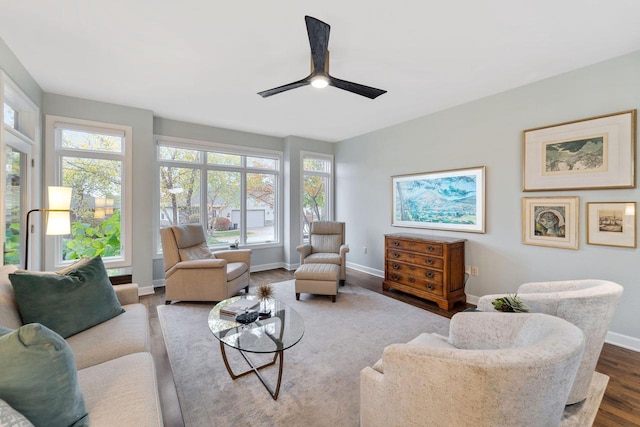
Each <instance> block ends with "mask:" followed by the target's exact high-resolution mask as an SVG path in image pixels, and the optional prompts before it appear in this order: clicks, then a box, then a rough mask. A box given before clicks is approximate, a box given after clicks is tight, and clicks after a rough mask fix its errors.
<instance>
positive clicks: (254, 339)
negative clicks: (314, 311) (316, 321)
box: [208, 295, 304, 353]
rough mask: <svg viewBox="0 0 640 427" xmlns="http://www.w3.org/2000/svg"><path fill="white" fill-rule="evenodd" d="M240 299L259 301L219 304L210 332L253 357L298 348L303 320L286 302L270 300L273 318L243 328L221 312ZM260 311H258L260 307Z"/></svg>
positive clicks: (250, 296) (302, 332) (248, 296)
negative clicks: (252, 354)
mask: <svg viewBox="0 0 640 427" xmlns="http://www.w3.org/2000/svg"><path fill="white" fill-rule="evenodd" d="M239 299H257V297H256V296H255V295H247V296H245V295H242V296H237V297H232V298H229V299H226V300H224V301H221V302H219V303H218V304H216V306H215V307H213V309H212V310H211V311H210V312H209V320H208V322H209V329H210V330H211V332H212V333H213V335H214V336H215V337H216V338H217V339H218V340H220V341H221V342H223V343H225V344H226V345H228V346H230V347H233V348H236V349H238V350H241V351H246V352H250V353H275V352H277V351H283V350H286V349H288V348H289V347H291V346H293V345H295V344H297V343H298V342H299V341H300V340H301V339H302V335H304V322H303V321H302V317H300V315H299V314H298V312H297V311H295V310H294V309H293V308H291V307H289V306H288V305H286V304H285V303H283V302H280V301H278V300H275V299H273V298H270V299H269V300H268V301H267V308H268V309H270V310H271V317H268V318H266V319H258V320H256V321H255V322H253V323H249V324H247V325H243V324H241V323H238V322H236V321H235V318H234V317H231V316H226V315H224V314H221V313H220V309H221V308H223V307H226V306H227V305H229V304H232V303H234V302H236V301H238V300H239ZM256 308H257V307H256Z"/></svg>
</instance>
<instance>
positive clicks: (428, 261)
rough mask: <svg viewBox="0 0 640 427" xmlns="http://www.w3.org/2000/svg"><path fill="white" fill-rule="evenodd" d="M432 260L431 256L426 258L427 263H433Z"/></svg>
mask: <svg viewBox="0 0 640 427" xmlns="http://www.w3.org/2000/svg"><path fill="white" fill-rule="evenodd" d="M434 262H435V261H434V260H433V258H427V264H429V265H433V263H434Z"/></svg>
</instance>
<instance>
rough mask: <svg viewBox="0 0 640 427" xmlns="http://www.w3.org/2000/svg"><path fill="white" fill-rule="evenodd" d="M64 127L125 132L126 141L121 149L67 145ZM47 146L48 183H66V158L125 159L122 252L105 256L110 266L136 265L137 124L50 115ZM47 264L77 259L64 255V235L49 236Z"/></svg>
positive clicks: (65, 263) (123, 170) (96, 131)
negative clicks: (134, 154) (134, 159)
mask: <svg viewBox="0 0 640 427" xmlns="http://www.w3.org/2000/svg"><path fill="white" fill-rule="evenodd" d="M61 129H68V130H73V131H81V132H82V131H85V132H91V133H100V134H105V135H117V136H122V138H123V143H122V149H121V152H120V153H117V152H107V151H96V150H81V149H74V148H63V147H62V146H61V141H60V138H59V137H58V135H59V134H60V133H61ZM46 146H47V162H46V164H47V165H48V167H47V171H46V179H45V181H46V186H49V185H62V163H61V162H62V158H63V157H68V156H72V157H82V158H89V159H99V160H116V161H121V162H122V170H121V191H122V194H121V196H120V215H121V219H120V221H121V222H120V245H121V250H122V252H123V253H122V254H121V255H120V256H114V257H105V258H103V261H104V264H105V267H106V268H109V269H112V268H124V267H132V266H133V245H132V240H133V234H132V233H133V226H132V224H133V170H132V164H133V162H132V152H133V128H132V127H131V126H127V125H120V124H115V123H105V122H99V121H94V120H84V119H76V118H71V117H63V116H54V115H46ZM46 240H47V242H46V244H45V248H46V251H45V267H46V268H47V269H56V268H60V267H62V266H66V265H69V264H71V263H73V261H71V260H63V259H62V237H60V236H56V237H55V238H51V239H46Z"/></svg>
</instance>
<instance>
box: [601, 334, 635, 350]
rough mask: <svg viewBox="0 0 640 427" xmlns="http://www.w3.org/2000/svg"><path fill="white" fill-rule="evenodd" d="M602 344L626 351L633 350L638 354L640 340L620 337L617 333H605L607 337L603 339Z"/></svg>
mask: <svg viewBox="0 0 640 427" xmlns="http://www.w3.org/2000/svg"><path fill="white" fill-rule="evenodd" d="M604 342H606V343H609V344H612V345H615V346H618V347H622V348H626V349H627V350H633V351H637V352H640V339H639V338H634V337H630V336H628V335H622V334H619V333H617V332H611V331H609V332H607V336H606V338H605V339H604Z"/></svg>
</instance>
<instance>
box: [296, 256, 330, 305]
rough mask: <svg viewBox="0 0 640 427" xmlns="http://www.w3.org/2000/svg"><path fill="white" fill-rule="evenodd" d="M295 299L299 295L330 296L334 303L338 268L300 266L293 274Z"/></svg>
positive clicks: (316, 265) (311, 265)
mask: <svg viewBox="0 0 640 427" xmlns="http://www.w3.org/2000/svg"><path fill="white" fill-rule="evenodd" d="M293 275H294V277H295V278H296V299H297V300H299V299H300V293H302V292H305V293H308V294H319V295H331V300H332V301H333V302H336V295H337V294H338V279H339V276H340V267H339V266H338V265H336V264H302V265H301V266H300V267H298V269H297V270H296V272H295V273H293Z"/></svg>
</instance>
